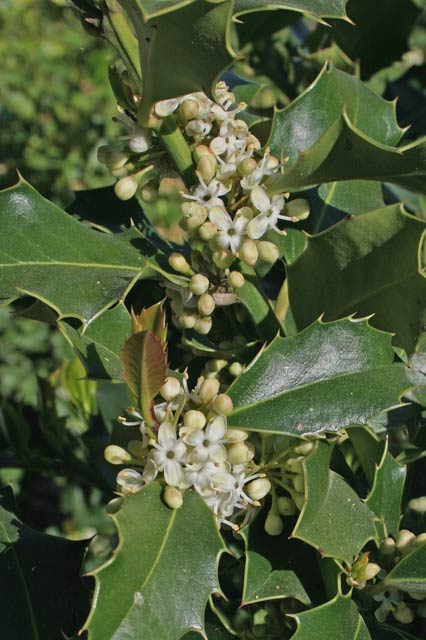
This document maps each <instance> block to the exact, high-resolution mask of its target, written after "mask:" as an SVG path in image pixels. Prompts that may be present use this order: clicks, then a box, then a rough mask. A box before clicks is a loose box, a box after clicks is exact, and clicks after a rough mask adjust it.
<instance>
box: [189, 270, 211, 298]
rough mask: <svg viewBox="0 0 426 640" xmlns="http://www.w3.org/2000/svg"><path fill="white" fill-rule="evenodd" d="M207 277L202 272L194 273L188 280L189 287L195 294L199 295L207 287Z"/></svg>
mask: <svg viewBox="0 0 426 640" xmlns="http://www.w3.org/2000/svg"><path fill="white" fill-rule="evenodd" d="M209 284H210V282H209V279H208V278H206V276H203V274H202V273H196V274H194V275H193V276H192V278H191V280H190V281H189V289H190V291H192V293H193V294H194V295H196V296H201V295H202V294H203V293H205V292H206V291H207V289H208V288H209Z"/></svg>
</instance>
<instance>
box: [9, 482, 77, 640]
mask: <svg viewBox="0 0 426 640" xmlns="http://www.w3.org/2000/svg"><path fill="white" fill-rule="evenodd" d="M14 510H15V507H14V501H13V494H12V490H11V489H10V488H8V487H5V488H4V489H2V492H1V495H0V573H1V575H2V577H3V588H2V597H1V598H0V615H1V618H2V624H3V631H2V637H3V638H4V639H5V640H24V638H25V640H44V639H45V638H46V639H47V638H60V637H61V633H67V634H72V633H74V632H75V631H77V629H78V628H79V626H80V625H81V624H82V621H83V620H84V617H85V615H86V614H87V610H88V606H89V597H88V596H89V592H88V591H87V590H86V589H85V587H84V586H83V584H82V582H81V580H80V568H81V564H82V562H83V557H84V554H85V552H86V549H87V546H88V543H87V542H86V541H82V542H71V541H70V540H65V539H64V538H59V537H57V536H49V535H46V534H45V533H40V532H39V531H35V530H34V529H30V528H29V527H27V526H26V525H24V524H23V523H22V522H20V520H19V519H18V517H17V516H16V515H15V513H14Z"/></svg>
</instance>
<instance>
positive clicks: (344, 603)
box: [292, 594, 371, 640]
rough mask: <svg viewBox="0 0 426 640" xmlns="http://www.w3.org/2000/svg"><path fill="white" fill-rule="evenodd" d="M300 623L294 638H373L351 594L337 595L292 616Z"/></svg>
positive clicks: (342, 639)
mask: <svg viewBox="0 0 426 640" xmlns="http://www.w3.org/2000/svg"><path fill="white" fill-rule="evenodd" d="M292 617H293V618H294V619H295V620H296V621H297V624H298V627H297V631H296V633H295V634H294V636H293V640H312V638H315V640H328V639H329V638H333V639H334V640H371V636H370V634H369V632H368V629H367V626H366V624H365V622H364V620H363V619H362V618H361V616H360V614H359V611H358V607H357V606H356V604H355V602H354V601H353V600H352V599H351V597H350V595H348V596H342V595H340V594H339V595H337V596H336V597H335V598H333V600H330V601H329V602H326V603H325V604H322V605H321V606H319V607H315V609H311V610H310V611H305V612H303V613H298V614H296V615H293V616H292Z"/></svg>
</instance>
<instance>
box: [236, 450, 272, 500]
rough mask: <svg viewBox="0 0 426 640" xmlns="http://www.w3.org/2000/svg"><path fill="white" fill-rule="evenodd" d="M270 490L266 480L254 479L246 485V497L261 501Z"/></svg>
mask: <svg viewBox="0 0 426 640" xmlns="http://www.w3.org/2000/svg"><path fill="white" fill-rule="evenodd" d="M234 446H235V445H234ZM270 490H271V483H270V482H269V480H268V478H256V480H252V481H251V482H249V483H248V485H247V495H248V496H249V498H251V499H252V500H262V498H264V497H265V496H266V495H268V493H269V492H270Z"/></svg>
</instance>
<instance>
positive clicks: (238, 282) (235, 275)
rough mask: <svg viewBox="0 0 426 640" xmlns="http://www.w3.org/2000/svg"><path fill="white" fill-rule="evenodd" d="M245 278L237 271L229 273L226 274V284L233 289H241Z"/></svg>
mask: <svg viewBox="0 0 426 640" xmlns="http://www.w3.org/2000/svg"><path fill="white" fill-rule="evenodd" d="M244 283H245V278H244V276H243V274H242V273H240V272H239V271H230V272H229V273H228V284H229V286H230V287H232V288H233V289H241V287H243V286H244Z"/></svg>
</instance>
